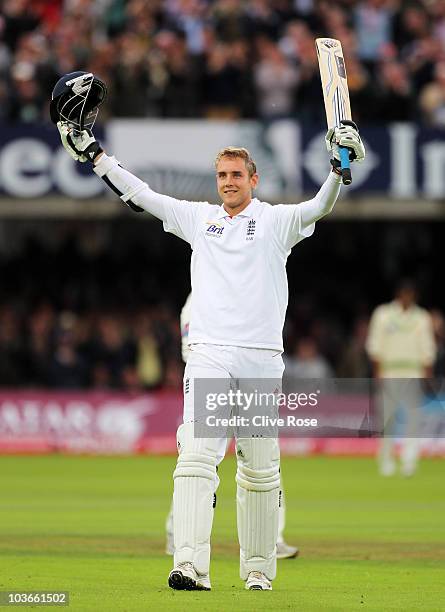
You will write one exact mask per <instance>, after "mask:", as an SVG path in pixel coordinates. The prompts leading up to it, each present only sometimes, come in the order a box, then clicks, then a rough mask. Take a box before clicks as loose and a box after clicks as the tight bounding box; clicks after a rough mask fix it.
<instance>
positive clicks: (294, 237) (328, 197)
mask: <svg viewBox="0 0 445 612" xmlns="http://www.w3.org/2000/svg"><path fill="white" fill-rule="evenodd" d="M340 185H341V177H340V176H338V175H337V174H334V173H333V172H331V173H330V174H329V176H328V178H327V179H326V181H325V182H324V183H323V185H322V186H321V188H320V190H319V191H318V193H317V194H316V195H315V197H313V198H312V199H311V200H308V201H306V202H301V204H278V205H277V206H274V207H273V210H274V214H275V218H276V223H275V231H276V234H277V238H278V242H279V243H280V244H281V245H282V246H283V247H284V249H286V250H289V249H291V248H292V247H294V246H295V245H296V244H298V242H300V241H301V240H303V239H304V238H309V236H312V234H313V233H314V230H315V222H316V221H318V220H319V219H321V218H322V217H324V216H325V215H327V214H328V213H330V212H331V210H332V209H333V207H334V204H335V202H336V201H337V198H338V195H339V193H340Z"/></svg>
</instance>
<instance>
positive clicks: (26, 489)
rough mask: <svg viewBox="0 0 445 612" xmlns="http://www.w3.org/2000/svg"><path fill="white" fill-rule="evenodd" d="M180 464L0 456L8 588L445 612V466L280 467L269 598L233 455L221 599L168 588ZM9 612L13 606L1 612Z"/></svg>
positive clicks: (133, 604)
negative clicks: (241, 504) (278, 556)
mask: <svg viewBox="0 0 445 612" xmlns="http://www.w3.org/2000/svg"><path fill="white" fill-rule="evenodd" d="M173 465H174V459H173V458H172V457H128V458H121V457H119V458H88V457H62V456H47V457H0V590H15V591H17V590H59V591H60V590H67V591H69V592H70V602H71V603H70V609H72V610H76V611H77V610H82V611H83V610H95V611H96V612H102V611H106V612H108V611H124V610H125V611H129V610H148V609H149V608H151V609H155V610H165V611H166V612H169V611H170V610H178V611H179V610H180V611H182V612H184V611H185V610H187V612H192V611H194V610H199V611H200V612H202V611H204V610H209V611H210V610H211V611H212V612H219V611H225V610H229V609H230V610H235V609H239V610H242V611H243V612H244V611H245V610H257V611H258V610H273V609H278V610H286V609H298V610H302V611H303V612H308V611H312V610H314V611H320V610H338V611H341V612H346V611H352V610H382V611H385V612H386V611H389V610H405V611H406V610H428V612H433V611H436V610H437V611H438V610H444V609H445V462H443V461H440V460H425V461H424V462H423V463H422V465H421V470H420V472H419V474H418V475H416V476H415V477H414V478H412V479H403V478H402V477H393V478H387V479H384V478H381V477H379V476H378V475H377V473H376V468H375V464H374V462H373V461H372V460H371V459H367V458H354V459H350V458H325V457H316V458H296V459H288V458H287V459H284V460H283V475H284V481H285V487H286V496H287V497H286V499H287V509H288V516H287V523H288V524H287V530H286V534H287V539H288V541H289V542H291V543H296V544H298V545H299V546H300V549H301V557H300V558H299V559H297V560H284V561H279V566H278V571H279V574H278V579H277V580H276V581H275V583H274V590H273V591H272V592H247V591H244V590H243V588H242V587H243V584H242V583H241V581H240V580H239V578H238V560H237V554H238V548H237V542H236V524H235V501H234V500H235V497H234V494H235V485H234V469H235V464H234V459H233V457H228V458H227V459H226V460H225V461H224V462H223V464H222V466H221V469H220V475H221V480H222V484H221V487H220V489H219V493H218V505H217V509H216V514H215V522H214V533H213V561H212V573H211V578H212V586H213V591H212V592H210V593H209V592H200V593H196V592H174V591H171V590H170V589H169V588H168V587H167V584H166V583H167V575H168V572H169V569H170V567H171V559H170V558H168V557H166V556H165V555H164V521H165V516H166V512H167V510H168V506H169V501H170V494H171V486H172V485H171V471H172V467H173ZM5 609H6V608H5Z"/></svg>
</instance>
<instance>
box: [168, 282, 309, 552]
mask: <svg viewBox="0 0 445 612" xmlns="http://www.w3.org/2000/svg"><path fill="white" fill-rule="evenodd" d="M191 309H192V294H191V293H189V295H188V296H187V299H186V301H185V303H184V306H183V307H182V309H181V315H180V327H181V356H182V360H183V362H184V363H187V359H188V357H189V355H190V347H189V328H190V317H191ZM227 442H229V440H227ZM285 527H286V505H285V494H284V488H283V478H282V477H281V500H280V506H279V508H278V537H277V559H294V558H295V557H297V556H298V554H299V550H298V548H297V547H296V546H292V545H290V544H288V543H287V542H286V541H285V539H284V529H285ZM165 531H166V546H165V552H166V553H167V554H168V555H173V554H174V551H175V546H174V536H173V503H172V505H171V507H170V510H169V513H168V515H167V520H166V522H165Z"/></svg>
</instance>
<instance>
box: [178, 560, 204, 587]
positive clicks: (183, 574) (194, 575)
mask: <svg viewBox="0 0 445 612" xmlns="http://www.w3.org/2000/svg"><path fill="white" fill-rule="evenodd" d="M168 586H169V587H171V588H172V589H176V590H177V591H210V589H211V588H212V586H211V584H210V578H209V575H208V574H198V572H197V571H196V569H195V567H194V565H193V563H190V562H189V561H184V562H183V563H178V565H177V566H176V567H174V568H173V569H172V571H171V572H170V574H169V576H168Z"/></svg>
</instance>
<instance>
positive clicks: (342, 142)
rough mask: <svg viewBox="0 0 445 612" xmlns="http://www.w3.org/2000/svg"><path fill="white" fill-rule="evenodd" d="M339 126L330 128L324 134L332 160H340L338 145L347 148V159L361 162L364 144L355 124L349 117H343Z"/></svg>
mask: <svg viewBox="0 0 445 612" xmlns="http://www.w3.org/2000/svg"><path fill="white" fill-rule="evenodd" d="M340 123H341V124H342V125H341V126H340V127H335V128H330V129H329V130H328V133H327V134H326V138H325V141H326V148H327V150H328V151H330V152H332V155H333V157H334V160H336V161H340V152H339V150H338V147H339V146H340V147H347V148H348V149H349V160H350V161H357V162H362V161H363V160H364V159H365V155H366V151H365V145H364V144H363V142H362V139H361V138H360V134H359V133H358V128H357V125H356V124H355V123H354V122H353V121H349V119H343V120H342V121H341V122H340Z"/></svg>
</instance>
